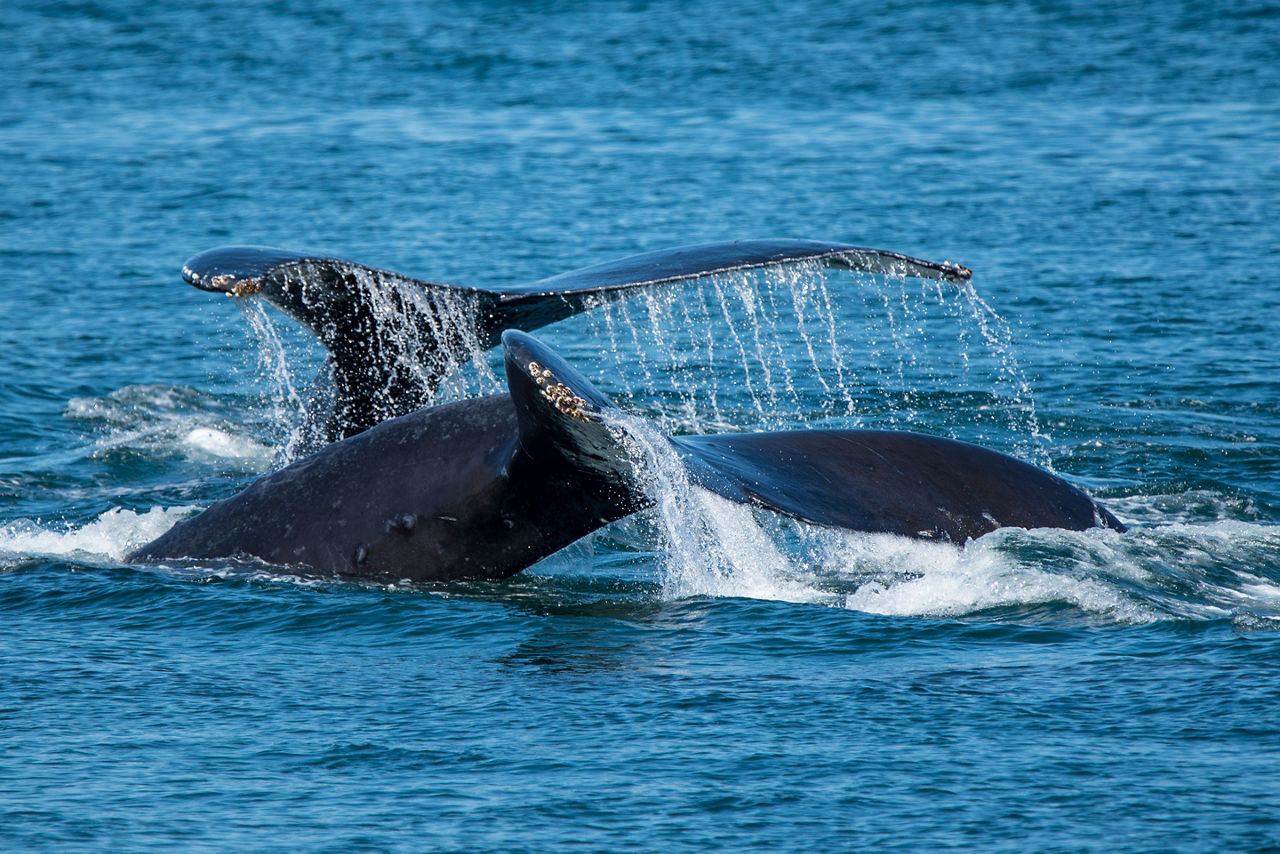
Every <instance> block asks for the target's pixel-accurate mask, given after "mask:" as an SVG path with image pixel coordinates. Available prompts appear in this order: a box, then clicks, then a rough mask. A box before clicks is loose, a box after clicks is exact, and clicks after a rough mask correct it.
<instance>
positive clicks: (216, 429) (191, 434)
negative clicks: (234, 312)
mask: <svg viewBox="0 0 1280 854" xmlns="http://www.w3.org/2000/svg"><path fill="white" fill-rule="evenodd" d="M219 408H220V405H219V403H218V401H217V400H216V399H214V398H212V397H211V396H209V395H205V394H202V393H201V392H198V391H196V390H194V389H190V388H185V387H180V386H160V385H131V386H125V387H124V388H121V389H117V390H116V391H113V392H111V393H110V394H108V395H105V396H102V397H78V398H73V399H72V400H70V401H69V402H68V403H67V408H66V415H67V417H69V418H75V419H77V420H82V421H87V422H96V423H97V424H98V425H100V429H101V432H100V434H99V435H98V437H97V439H96V441H95V442H94V450H93V453H94V454H95V455H96V456H102V455H106V454H111V453H115V452H119V451H137V452H141V453H145V454H149V455H159V456H171V455H177V456H180V457H184V458H186V459H193V460H200V459H215V460H217V459H222V460H229V461H233V462H235V463H237V464H242V465H243V466H244V467H246V468H250V469H253V468H265V467H266V466H267V465H268V464H269V463H270V461H271V459H272V457H273V455H274V453H275V452H274V450H273V448H272V447H271V445H270V444H268V443H265V442H262V441H260V440H259V439H258V438H256V437H255V436H253V435H252V434H251V433H250V432H249V429H250V428H249V427H246V426H245V425H239V424H235V423H233V422H231V421H230V420H229V419H227V418H226V417H225V416H223V415H222V414H221V413H220V412H219V411H218V410H219Z"/></svg>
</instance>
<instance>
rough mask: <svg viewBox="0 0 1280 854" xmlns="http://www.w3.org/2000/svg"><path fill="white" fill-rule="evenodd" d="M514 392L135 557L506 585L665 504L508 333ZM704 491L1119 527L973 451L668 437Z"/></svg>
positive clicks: (554, 369)
mask: <svg viewBox="0 0 1280 854" xmlns="http://www.w3.org/2000/svg"><path fill="white" fill-rule="evenodd" d="M501 340H502V345H503V354H504V361H505V365H506V374H507V385H508V390H509V394H504V395H497V396H494V397H487V398H480V399H475V400H464V401H459V402H457V403H450V404H446V405H443V406H437V407H431V408H428V409H423V410H420V411H417V412H413V413H410V414H408V415H405V416H402V417H399V418H395V419H392V420H390V421H386V422H384V423H382V424H379V425H377V426H375V427H373V428H372V429H369V430H367V431H364V432H362V433H361V434H359V435H357V436H353V437H351V438H349V439H346V440H343V441H340V442H336V443H334V444H331V445H328V446H326V447H325V448H323V449H322V450H320V451H319V452H317V453H315V454H313V455H312V456H310V457H307V458H305V459H302V460H299V461H298V462H296V463H294V464H293V465H290V466H288V467H287V468H284V469H282V470H280V471H278V472H275V473H274V474H271V475H267V476H266V477H263V478H262V479H261V480H259V481H257V482H256V483H254V484H253V485H251V486H250V487H249V488H248V489H246V490H245V491H243V492H241V493H240V494H238V495H236V496H233V497H231V498H229V499H226V500H225V501H220V502H218V503H216V504H214V505H212V506H211V507H209V509H207V510H205V511H204V512H203V513H201V514H200V515H198V516H196V517H194V518H192V519H190V520H188V521H186V522H181V523H179V524H178V525H177V526H175V527H174V528H173V529H172V530H170V531H169V532H168V533H166V534H164V535H163V536H161V537H160V538H159V539H157V540H155V541H153V542H152V543H150V544H148V545H146V546H144V547H143V548H141V549H139V550H138V551H137V552H135V553H134V554H133V555H131V556H130V558H129V559H130V560H133V561H155V560H162V559H166V558H220V557H221V558H235V557H252V558H258V559H261V560H263V561H266V562H268V563H272V564H283V565H301V566H305V567H308V568H310V569H311V570H314V571H317V572H321V573H330V574H337V575H343V576H359V577H369V578H380V579H401V578H408V579H414V580H448V579H460V578H489V579H492V578H503V577H506V576H509V575H512V574H514V573H516V572H519V571H520V570H522V569H524V568H525V567H527V566H529V565H531V564H533V563H535V562H536V561H538V560H540V559H541V558H543V557H546V556H548V555H550V554H552V553H553V552H555V551H557V550H558V549H560V548H562V547H564V546H566V545H568V544H569V543H571V542H573V541H574V540H576V539H578V538H580V537H582V536H584V535H586V534H588V533H590V532H591V531H593V530H595V529H596V528H599V527H600V526H602V525H604V524H606V523H608V522H610V521H612V520H614V519H618V518H620V517H622V516H625V515H627V514H629V513H632V512H635V511H636V510H639V509H641V508H643V507H645V506H647V505H648V504H649V503H650V498H649V496H648V495H646V493H645V491H644V487H643V484H641V483H639V482H637V478H636V475H635V472H634V470H633V466H632V462H631V460H630V458H629V457H628V455H627V453H626V451H625V449H624V446H623V441H622V440H623V435H624V434H623V433H622V432H621V431H622V428H621V427H619V426H618V422H619V419H615V418H610V417H608V415H609V410H611V409H613V408H614V407H613V405H612V404H611V403H610V401H609V400H608V399H607V398H606V397H605V396H604V395H602V394H601V393H600V392H599V391H597V390H596V389H595V388H594V387H593V386H592V385H591V384H590V383H589V382H588V381H587V380H586V379H585V378H584V377H583V376H582V375H581V374H580V373H578V371H576V370H575V369H574V368H572V367H571V366H570V365H568V364H567V363H566V362H565V361H564V360H563V359H561V358H560V357H559V356H558V355H557V354H556V353H554V352H553V351H552V350H551V349H550V348H548V347H546V346H545V345H544V344H542V343H541V342H539V341H538V340H537V339H535V338H533V337H532V336H530V335H527V334H525V333H522V332H516V331H507V332H506V333H504V334H503V335H502V339H501ZM667 441H668V442H670V446H671V448H672V449H673V450H674V452H675V453H676V454H678V455H679V456H680V457H681V458H682V459H683V461H684V464H685V466H686V468H687V470H688V472H689V476H690V478H691V479H692V480H693V481H694V482H695V483H698V484H700V485H702V486H704V487H705V488H707V489H710V490H713V491H714V492H716V493H718V494H720V495H722V496H724V497H726V498H728V499H731V500H733V501H737V502H740V503H744V504H751V505H755V506H759V507H764V508H768V509H770V510H774V511H777V512H780V513H783V514H786V515H789V516H792V517H795V518H798V519H803V520H806V521H810V522H814V523H817V524H821V525H828V526H835V527H841V528H848V529H851V530H855V531H867V532H885V533H891V534H901V535H905V536H910V537H919V538H925V539H934V540H942V541H950V542H956V543H962V542H964V541H965V540H966V539H969V538H971V537H977V536H980V535H982V534H984V533H987V532H989V531H993V530H995V529H997V528H1000V527H1006V526H1017V527H1028V528H1030V527H1058V528H1069V529H1075V530H1082V529H1085V528H1090V527H1095V526H1106V527H1111V528H1117V529H1121V528H1122V526H1121V525H1120V523H1119V522H1118V521H1117V520H1116V519H1115V517H1114V516H1112V515H1111V514H1110V513H1109V512H1107V511H1106V510H1105V509H1104V508H1102V507H1101V506H1099V505H1098V504H1096V503H1095V502H1094V501H1093V500H1092V499H1091V498H1089V496H1087V495H1085V494H1084V493H1083V492H1081V491H1079V490H1077V489H1076V488H1075V487H1073V486H1071V485H1070V484H1068V483H1067V482H1066V481H1064V480H1062V479H1061V478H1059V477H1056V476H1055V475H1052V474H1049V473H1048V472H1045V471H1042V470H1040V469H1037V468H1035V467H1034V466H1031V465H1028V464H1026V463H1024V462H1021V461H1019V460H1016V459H1013V458H1011V457H1007V456H1005V455H1003V454H999V453H996V452H994V451H990V450H987V449H984V448H979V447H976V446H974V445H969V444H966V443H963V442H956V441H953V440H949V439H941V438H938V437H934V436H923V435H917V434H914V433H896V432H881V431H859V430H835V431H802V432H781V433H758V434H734V435H723V436H697V437H680V438H670V439H668V440H667Z"/></svg>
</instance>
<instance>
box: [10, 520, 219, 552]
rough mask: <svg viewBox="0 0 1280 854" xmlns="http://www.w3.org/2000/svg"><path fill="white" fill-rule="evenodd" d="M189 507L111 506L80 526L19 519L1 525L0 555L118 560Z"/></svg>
mask: <svg viewBox="0 0 1280 854" xmlns="http://www.w3.org/2000/svg"><path fill="white" fill-rule="evenodd" d="M194 510H195V508H192V507H169V508H163V507H153V508H151V509H150V510H148V511H147V512H145V513H137V512H135V511H133V510H126V509H123V508H119V507H114V508H112V509H110V510H108V511H106V512H105V513H103V514H102V515H100V516H99V517H98V518H97V519H95V520H93V521H92V522H89V523H88V524H86V525H83V526H81V527H79V528H73V527H66V526H57V525H44V524H41V523H39V522H34V521H31V520H28V519H19V520H17V521H15V522H11V523H10V524H8V525H5V526H4V527H0V556H2V557H3V558H4V559H5V562H6V563H8V562H9V560H10V559H14V558H17V559H22V558H32V557H59V558H65V557H74V558H80V559H87V560H107V561H119V560H122V559H123V558H124V556H125V555H127V554H129V553H130V552H132V551H133V550H134V549H136V548H138V547H139V546H141V545H143V544H145V543H149V542H151V541H152V540H154V539H155V538H156V537H158V536H160V535H161V534H163V533H164V532H165V531H167V530H169V529H170V528H172V527H173V526H174V524H175V523H177V522H178V521H180V520H181V519H183V518H185V517H187V516H189V515H191V513H192V512H193V511H194Z"/></svg>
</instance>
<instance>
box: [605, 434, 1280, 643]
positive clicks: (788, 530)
mask: <svg viewBox="0 0 1280 854" xmlns="http://www.w3.org/2000/svg"><path fill="white" fill-rule="evenodd" d="M608 424H609V426H610V427H611V429H613V430H614V431H615V435H617V436H619V438H620V440H621V441H622V443H623V445H624V447H625V448H626V449H627V452H628V454H629V455H630V456H631V458H632V460H633V463H634V465H635V471H636V476H637V478H638V481H639V483H640V484H641V486H642V488H643V489H644V491H645V492H646V494H647V495H648V496H649V497H650V498H651V499H652V500H653V502H654V508H653V509H652V510H651V511H649V515H648V518H649V520H650V523H651V524H650V531H651V535H652V538H653V539H656V541H657V543H656V545H657V556H658V560H659V566H660V573H661V578H662V590H663V595H664V596H666V597H669V598H675V599H679V598H689V597H745V598H758V599H774V600H781V601H790V602H807V603H814V604H829V605H838V606H843V607H845V608H849V609H851V610H857V611H863V612H867V613H873V614H882V615H896V616H922V617H966V616H972V615H977V614H981V613H983V612H990V611H997V610H1006V609H1011V610H1013V611H1015V612H1017V611H1023V612H1025V611H1026V610H1027V609H1035V608H1039V607H1042V606H1049V607H1053V608H1066V609H1069V610H1073V611H1075V612H1077V613H1079V614H1082V615H1086V616H1087V617H1088V618H1089V619H1090V620H1096V621H1100V622H1104V623H1121V624H1128V625H1132V624H1142V623H1149V622H1153V621H1156V620H1161V619H1192V620H1213V619H1222V618H1226V617H1232V618H1245V617H1247V618H1269V617H1273V616H1277V615H1280V567H1278V566H1277V561H1276V555H1278V554H1280V528H1275V527H1268V526H1263V525H1257V524H1253V523H1247V522H1218V523H1212V524H1209V525H1187V524H1174V525H1168V526H1163V527H1159V528H1145V529H1137V530H1134V531H1130V532H1128V533H1125V534H1121V533H1118V532H1115V531H1110V530H1104V529H1093V530H1089V531H1062V530H1054V529H1043V530H1033V531H1027V530H1023V529H1017V528H1006V529H1002V530H1000V531H996V532H993V533H991V534H988V535H986V536H984V537H980V538H979V539H977V540H974V541H970V542H968V543H967V544H965V545H964V546H955V545H948V544H941V543H931V542H924V541H918V540H912V539H908V538H904V537H897V536H891V535H887V534H864V533H856V532H851V531H845V530H839V529H833V528H825V527H821V526H816V525H809V524H806V523H803V522H799V521H795V520H790V519H785V518H783V517H780V516H777V515H776V514H772V513H768V512H766V511H762V510H756V509H752V508H750V507H747V506H744V505H741V504H737V503H735V502H731V501H728V500H726V499H724V498H721V497H719V496H717V495H715V494H713V493H710V492H708V491H706V490H704V489H701V488H699V487H696V486H694V485H693V484H692V483H691V482H690V480H689V477H688V474H687V472H686V471H685V469H684V466H683V463H682V462H681V460H680V459H679V457H678V455H677V454H676V453H675V451H674V449H673V448H672V446H671V445H670V443H669V442H668V441H667V439H666V437H665V436H664V435H663V434H662V433H661V432H660V431H659V430H658V429H657V428H656V427H655V426H654V425H653V424H651V423H649V422H647V421H645V420H643V419H640V418H637V417H635V416H630V415H626V414H618V413H611V414H610V415H609V416H608ZM632 530H635V529H634V528H633V529H632Z"/></svg>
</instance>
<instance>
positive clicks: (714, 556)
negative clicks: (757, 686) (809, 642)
mask: <svg viewBox="0 0 1280 854" xmlns="http://www.w3.org/2000/svg"><path fill="white" fill-rule="evenodd" d="M605 417H606V421H605V423H606V425H607V426H608V427H609V429H610V431H611V432H612V433H613V435H614V436H615V437H616V438H617V439H618V440H619V441H620V443H621V445H622V448H623V450H624V452H625V453H626V454H627V456H628V457H629V458H630V460H631V462H632V464H633V466H634V472H635V478H636V481H637V483H638V485H639V486H640V487H641V489H642V490H643V491H644V493H645V494H646V495H648V496H649V498H650V499H651V500H652V501H653V502H654V508H653V510H652V511H651V513H650V518H651V519H652V520H653V522H654V525H655V527H656V529H657V534H658V540H659V554H660V555H661V561H662V570H661V574H662V590H663V595H664V596H666V597H669V598H676V599H680V598H688V597H693V596H712V597H724V596H740V597H745V598H752V599H777V600H782V601H789V602H811V601H817V600H818V599H819V598H821V595H822V594H821V593H820V592H819V591H816V590H814V589H812V588H810V587H808V586H806V585H804V584H801V583H797V582H796V581H794V580H793V579H792V578H790V577H789V576H790V568H791V563H790V560H789V559H788V557H787V555H786V554H785V553H784V552H783V551H782V550H780V549H779V548H778V547H777V545H776V544H775V543H774V542H773V541H772V540H771V539H770V537H769V536H768V534H767V533H766V531H765V530H764V528H762V527H761V526H760V525H759V524H758V523H757V522H756V519H755V517H754V514H753V512H752V511H751V509H750V508H748V507H746V506H743V505H741V504H735V503H733V502H731V501H727V500H726V499H723V498H721V497H719V496H717V495H714V494H712V493H710V492H708V491H706V490H704V489H701V488H699V487H697V486H695V485H694V484H693V483H691V482H690V480H689V477H688V474H687V473H686V471H685V468H684V464H683V463H682V462H681V460H680V458H679V456H677V454H676V453H675V451H674V450H673V449H672V446H671V443H670V442H668V441H667V438H666V436H664V435H663V434H662V432H661V431H660V430H659V429H658V428H657V427H656V426H655V425H654V424H653V423H652V422H649V421H647V420H645V419H643V418H638V417H635V416H633V415H629V414H626V413H622V412H618V411H612V410H611V411H609V412H607V413H606V414H605Z"/></svg>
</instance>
